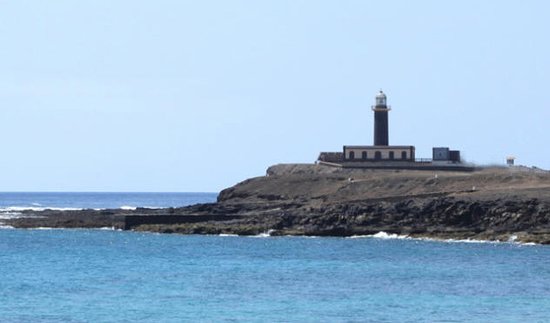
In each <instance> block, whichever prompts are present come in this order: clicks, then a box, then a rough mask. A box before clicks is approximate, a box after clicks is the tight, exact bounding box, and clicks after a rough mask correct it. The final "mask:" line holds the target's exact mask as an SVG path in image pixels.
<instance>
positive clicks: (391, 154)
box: [390, 151, 395, 160]
mask: <svg viewBox="0 0 550 323" xmlns="http://www.w3.org/2000/svg"><path fill="white" fill-rule="evenodd" d="M390 159H391V160H393V159H395V156H394V153H393V151H390Z"/></svg>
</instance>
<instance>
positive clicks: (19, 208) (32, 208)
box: [0, 206, 83, 213]
mask: <svg viewBox="0 0 550 323" xmlns="http://www.w3.org/2000/svg"><path fill="white" fill-rule="evenodd" d="M46 210H52V211H80V210H83V209H82V208H75V207H47V206H40V207H38V206H8V207H5V208H0V212H5V213H9V212H23V211H35V212H40V211H46Z"/></svg>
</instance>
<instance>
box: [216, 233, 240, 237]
mask: <svg viewBox="0 0 550 323" xmlns="http://www.w3.org/2000/svg"><path fill="white" fill-rule="evenodd" d="M218 236H220V237H238V236H239V235H238V234H233V233H220V234H218Z"/></svg>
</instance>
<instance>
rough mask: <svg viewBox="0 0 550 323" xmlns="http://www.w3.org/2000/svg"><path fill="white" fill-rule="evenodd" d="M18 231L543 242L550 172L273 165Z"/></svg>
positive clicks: (547, 232) (38, 219)
mask: <svg viewBox="0 0 550 323" xmlns="http://www.w3.org/2000/svg"><path fill="white" fill-rule="evenodd" d="M4 222H6V223H5V224H7V225H11V226H14V227H19V228H32V227H63V228H95V227H116V228H125V229H132V230H138V231H152V232H163V233H182V234H238V235H257V234H261V233H269V234H270V235H272V236H277V235H310V236H355V235H371V234H376V233H378V232H380V231H384V232H387V233H395V234H400V235H407V236H410V237H427V238H436V239H480V240H499V241H510V240H514V241H518V242H535V243H542V244H550V172H548V171H544V170H540V169H537V168H527V167H486V168H480V169H478V170H475V171H473V172H461V171H433V170H432V171H427V170H380V169H379V170H373V169H349V168H338V167H330V166H325V165H318V164H281V165H275V166H272V167H270V168H268V170H267V174H266V176H262V177H256V178H251V179H248V180H245V181H243V182H241V183H238V184H237V185H235V186H233V187H230V188H227V189H225V190H223V191H221V192H220V194H219V196H218V201H217V203H210V204H197V205H191V206H187V207H182V208H168V209H139V208H138V209H136V210H99V211H96V210H82V211H53V210H46V211H41V212H34V211H25V212H24V213H23V214H22V216H21V217H19V218H14V219H9V220H6V221H4Z"/></svg>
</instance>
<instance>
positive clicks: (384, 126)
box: [372, 90, 391, 146]
mask: <svg viewBox="0 0 550 323" xmlns="http://www.w3.org/2000/svg"><path fill="white" fill-rule="evenodd" d="M390 110H391V109H390V108H389V107H388V105H387V104H386V95H385V94H384V92H382V90H380V93H378V95H377V96H376V105H375V106H373V107H372V111H374V145H375V146H388V145H389V135H388V111H390Z"/></svg>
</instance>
